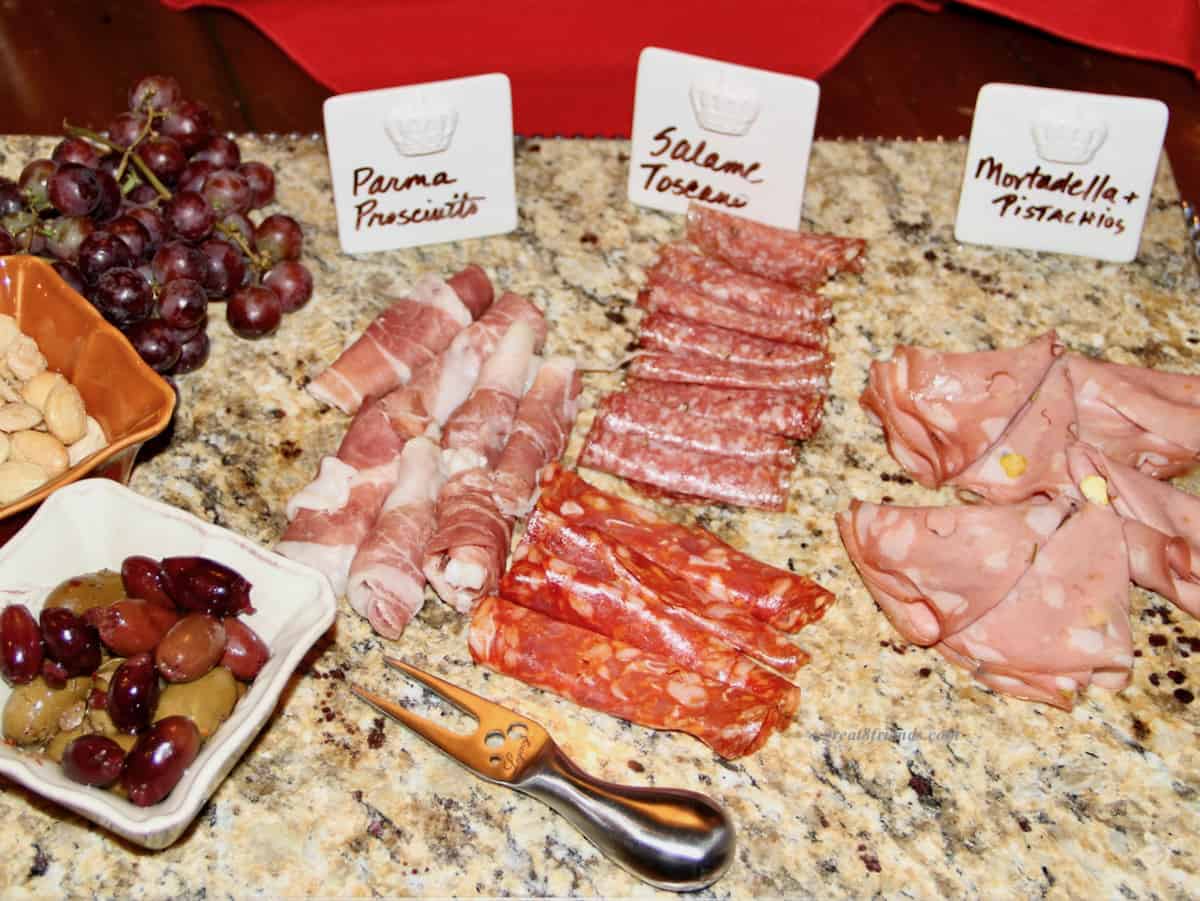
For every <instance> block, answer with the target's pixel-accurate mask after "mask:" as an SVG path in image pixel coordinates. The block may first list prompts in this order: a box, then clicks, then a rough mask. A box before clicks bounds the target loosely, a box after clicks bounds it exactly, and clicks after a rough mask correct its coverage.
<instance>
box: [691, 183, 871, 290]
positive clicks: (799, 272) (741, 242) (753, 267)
mask: <svg viewBox="0 0 1200 901" xmlns="http://www.w3.org/2000/svg"><path fill="white" fill-rule="evenodd" d="M687 237H688V240H689V241H691V242H692V243H693V244H695V245H696V246H697V247H699V248H700V249H701V250H703V251H704V252H705V253H707V254H709V255H710V256H714V257H716V258H717V259H719V260H723V261H725V262H726V263H728V264H729V265H730V266H733V267H734V268H736V269H740V270H741V271H743V272H752V273H754V274H755V275H760V276H762V277H763V278H770V279H774V280H775V281H780V282H784V283H785V284H789V285H792V286H793V287H797V288H811V287H814V286H816V285H820V284H822V283H823V282H825V281H826V280H827V279H828V278H830V276H833V275H836V274H837V273H839V272H846V271H850V272H861V271H862V267H863V257H864V254H865V251H866V248H867V242H866V241H864V240H863V239H861V238H842V237H838V236H836V235H818V234H814V233H813V232H799V231H791V230H789V229H783V228H775V227H773V226H770V225H764V224H762V223H760V222H751V221H750V220H749V219H743V218H741V217H740V216H734V215H733V214H731V213H726V212H722V211H721V210H717V209H714V208H713V207H709V206H701V205H699V204H695V203H693V204H691V205H690V206H689V207H688V211H687Z"/></svg>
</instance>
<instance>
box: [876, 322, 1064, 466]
mask: <svg viewBox="0 0 1200 901" xmlns="http://www.w3.org/2000/svg"><path fill="white" fill-rule="evenodd" d="M1061 353H1062V346H1061V345H1060V344H1059V343H1058V339H1057V337H1056V336H1055V334H1054V333H1053V332H1048V333H1047V334H1045V335H1043V336H1042V337H1040V338H1038V339H1037V340H1036V341H1034V342H1032V343H1030V344H1026V345H1024V346H1023V347H1015V348H1009V349H1005V350H989V351H978V352H972V353H938V352H936V351H931V350H925V349H924V348H920V347H907V346H902V347H897V348H896V350H895V351H894V353H893V354H892V359H891V360H889V361H887V362H880V361H876V362H874V363H872V364H871V370H870V374H869V376H868V381H867V389H866V391H864V392H863V394H862V397H861V398H860V399H859V403H861V404H862V406H863V408H864V409H865V410H867V412H868V413H870V414H871V415H872V416H874V417H875V419H876V420H877V421H878V422H879V423H880V424H881V425H882V426H883V433H884V438H885V439H886V440H887V445H888V450H889V451H890V452H891V455H892V456H893V457H894V458H895V459H896V461H897V462H898V463H899V464H900V465H901V466H903V467H904V468H905V469H906V470H907V471H908V472H909V474H910V475H911V476H912V477H913V478H914V479H915V480H916V481H917V482H919V483H920V484H922V485H924V486H925V487H927V488H936V487H938V486H939V485H941V484H942V483H943V482H945V481H947V480H948V479H951V478H953V477H954V476H956V475H958V474H959V473H960V472H962V471H963V470H964V469H966V468H967V467H968V466H969V465H970V464H971V463H973V462H974V461H975V460H977V459H979V457H981V456H983V454H984V452H985V451H986V450H987V449H988V448H989V447H990V446H991V445H992V443H993V442H994V441H996V439H998V438H999V437H1000V435H1001V434H1003V432H1004V429H1005V428H1006V427H1007V426H1008V424H1009V422H1010V421H1011V420H1012V419H1013V417H1014V416H1016V415H1017V413H1018V411H1019V410H1020V409H1021V408H1022V407H1023V406H1024V405H1025V403H1026V402H1027V401H1028V400H1029V398H1030V397H1031V396H1032V395H1033V392H1034V391H1035V390H1036V389H1037V387H1038V385H1039V384H1041V382H1042V379H1043V378H1044V377H1045V375H1046V373H1047V371H1048V370H1049V369H1050V364H1051V363H1053V362H1054V359H1055V358H1056V357H1057V356H1059V355H1060V354H1061Z"/></svg>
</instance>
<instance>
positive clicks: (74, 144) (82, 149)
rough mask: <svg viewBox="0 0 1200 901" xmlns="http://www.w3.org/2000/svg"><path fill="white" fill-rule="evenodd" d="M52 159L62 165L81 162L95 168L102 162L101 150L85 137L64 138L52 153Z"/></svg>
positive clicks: (82, 164) (80, 163)
mask: <svg viewBox="0 0 1200 901" xmlns="http://www.w3.org/2000/svg"><path fill="white" fill-rule="evenodd" d="M50 159H52V160H54V162H56V163H58V164H59V165H60V166H61V165H62V164H63V163H79V165H81V166H87V167H88V168H89V169H95V168H96V166H98V165H99V163H100V151H98V150H97V149H96V148H95V147H94V146H93V145H92V144H91V142H90V141H85V140H84V139H83V138H63V139H62V140H61V141H59V142H58V146H56V147H55V148H54V152H53V153H51V154H50Z"/></svg>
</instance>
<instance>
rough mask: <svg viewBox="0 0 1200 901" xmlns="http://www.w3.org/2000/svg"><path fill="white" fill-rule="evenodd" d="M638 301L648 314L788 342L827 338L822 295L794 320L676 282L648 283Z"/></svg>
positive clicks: (816, 343) (816, 342) (814, 343)
mask: <svg viewBox="0 0 1200 901" xmlns="http://www.w3.org/2000/svg"><path fill="white" fill-rule="evenodd" d="M814 296H816V295H814ZM637 302H638V306H640V307H641V308H642V309H645V310H649V311H650V312H651V313H670V314H672V315H674V316H682V317H684V318H685V319H691V320H694V321H696V322H704V323H707V324H709V325H716V326H720V327H721V328H727V329H730V330H732V331H735V332H741V333H742V334H745V335H757V336H758V337H760V338H770V339H771V340H773V341H784V342H786V343H788V344H803V345H805V346H806V347H824V346H825V345H826V343H827V342H828V340H829V324H828V318H829V302H828V300H826V299H824V298H822V303H821V304H819V305H814V307H813V309H812V310H811V311H809V315H808V316H807V317H806V318H800V317H796V318H793V319H775V318H774V317H771V316H759V315H757V314H755V313H747V312H746V311H745V310H739V309H738V308H737V307H735V306H733V305H731V304H726V303H721V302H720V301H718V300H714V299H713V298H711V297H709V296H708V295H706V294H701V293H700V292H699V291H697V290H695V289H694V288H689V287H688V286H687V285H683V284H680V283H679V282H669V283H668V282H664V283H662V284H658V285H651V286H650V287H649V288H646V289H644V290H643V291H641V292H640V293H639V294H638V298H637Z"/></svg>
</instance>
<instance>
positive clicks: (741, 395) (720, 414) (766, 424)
mask: <svg viewBox="0 0 1200 901" xmlns="http://www.w3.org/2000/svg"><path fill="white" fill-rule="evenodd" d="M625 390H626V391H627V392H628V393H629V394H632V395H635V396H637V397H638V398H639V399H641V400H643V401H646V402H647V403H653V404H658V405H660V406H662V407H664V408H667V409H670V410H673V411H675V412H676V413H678V414H680V415H681V421H684V420H686V419H688V418H690V417H704V418H705V419H719V420H721V421H722V422H729V423H733V424H735V425H738V426H740V427H741V428H743V429H754V430H755V431H758V432H768V433H770V434H772V435H782V436H784V437H786V438H796V439H798V440H803V439H805V438H811V437H812V436H813V435H814V434H815V433H816V431H817V429H819V428H820V427H821V414H822V412H823V408H824V405H825V396H824V394H795V393H791V392H787V391H767V390H763V389H755V388H712V387H709V386H707V385H683V384H680V383H678V382H652V381H649V380H647V379H630V380H629V381H627V382H626V383H625Z"/></svg>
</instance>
